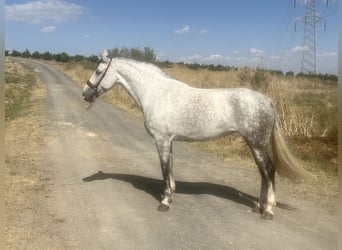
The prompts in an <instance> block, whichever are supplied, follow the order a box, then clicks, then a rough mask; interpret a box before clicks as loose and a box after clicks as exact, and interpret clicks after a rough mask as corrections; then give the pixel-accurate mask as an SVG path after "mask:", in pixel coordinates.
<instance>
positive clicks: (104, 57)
mask: <svg viewBox="0 0 342 250" xmlns="http://www.w3.org/2000/svg"><path fill="white" fill-rule="evenodd" d="M108 58H109V54H108V51H107V50H106V49H105V50H104V51H103V52H102V53H100V59H101V61H103V62H107V61H108Z"/></svg>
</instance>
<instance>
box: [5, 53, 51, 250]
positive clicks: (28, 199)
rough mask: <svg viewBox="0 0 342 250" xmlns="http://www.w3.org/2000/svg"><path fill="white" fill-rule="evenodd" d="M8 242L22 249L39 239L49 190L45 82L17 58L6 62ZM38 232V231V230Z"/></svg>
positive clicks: (6, 242)
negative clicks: (44, 157)
mask: <svg viewBox="0 0 342 250" xmlns="http://www.w3.org/2000/svg"><path fill="white" fill-rule="evenodd" d="M5 70H6V71H5V74H6V85H5V91H6V93H5V94H6V95H5V103H6V127H5V130H6V134H5V174H6V178H5V183H4V188H5V206H6V220H5V225H4V226H5V244H6V249H20V248H24V247H25V245H24V244H25V242H27V241H33V240H35V239H37V233H36V231H34V230H33V228H40V229H39V233H41V232H42V230H43V227H42V225H37V222H33V221H32V220H33V217H34V215H35V214H39V215H40V216H43V214H44V213H45V212H46V211H45V210H39V211H38V209H40V206H38V205H41V203H42V201H44V197H45V195H46V192H47V190H48V185H49V183H48V179H47V178H48V177H47V175H48V174H47V172H46V170H44V162H42V159H41V157H40V155H41V152H40V150H39V149H41V148H40V147H38V146H39V145H40V144H41V143H42V141H43V140H44V131H43V128H42V127H43V125H44V112H45V110H44V107H43V99H44V97H45V94H46V89H45V86H44V84H43V83H42V82H41V81H40V80H39V79H38V78H37V77H36V76H35V73H34V72H33V71H32V70H30V69H28V68H26V67H24V66H23V65H22V64H20V63H18V62H17V61H11V60H8V59H6V61H5ZM37 232H38V231H37Z"/></svg>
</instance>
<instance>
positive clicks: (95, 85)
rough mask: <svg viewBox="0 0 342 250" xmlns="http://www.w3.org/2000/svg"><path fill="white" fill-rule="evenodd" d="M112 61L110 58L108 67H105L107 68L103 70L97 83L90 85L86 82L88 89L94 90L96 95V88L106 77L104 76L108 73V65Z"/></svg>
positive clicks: (90, 83) (89, 82)
mask: <svg viewBox="0 0 342 250" xmlns="http://www.w3.org/2000/svg"><path fill="white" fill-rule="evenodd" d="M112 59H113V58H110V60H109V63H108V65H107V67H106V69H105V71H104V73H103V75H102V76H101V78H100V79H99V80H98V81H97V83H96V84H94V83H92V82H91V81H90V80H88V81H87V85H88V87H89V88H91V89H93V90H95V91H96V93H97V88H98V87H99V85H100V83H101V81H102V80H103V78H104V77H105V76H106V74H107V71H108V69H109V67H110V64H111V63H112Z"/></svg>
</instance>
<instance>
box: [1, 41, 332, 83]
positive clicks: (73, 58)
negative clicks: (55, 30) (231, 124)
mask: <svg viewBox="0 0 342 250" xmlns="http://www.w3.org/2000/svg"><path fill="white" fill-rule="evenodd" d="M108 53H109V55H110V56H111V57H113V58H114V57H124V58H130V59H134V60H137V61H143V62H148V63H153V64H156V65H158V66H160V67H165V68H166V67H172V65H173V64H175V63H173V62H170V61H167V60H166V61H158V60H157V56H156V54H155V52H154V50H153V49H151V48H150V47H144V48H143V49H141V48H139V47H133V48H130V47H122V48H114V49H110V50H108ZM5 56H12V57H24V58H33V59H43V60H54V61H57V62H63V63H67V62H87V63H90V64H94V67H95V66H96V65H97V64H98V63H99V62H100V59H99V57H98V56H96V55H91V56H83V55H69V54H67V53H65V52H61V53H56V54H53V53H50V52H48V51H46V52H43V53H41V52H39V51H34V52H33V53H31V52H30V51H29V50H28V49H26V50H25V51H23V52H20V51H17V50H12V51H9V50H5ZM176 64H180V65H184V66H185V67H188V68H189V69H192V70H200V69H208V70H211V71H229V70H238V68H237V67H232V66H223V65H221V64H215V65H214V64H199V63H191V64H189V63H184V62H179V63H176ZM257 70H258V71H260V70H261V71H263V72H264V71H267V72H268V73H270V74H274V75H279V76H286V77H295V76H297V77H306V78H315V79H319V80H322V81H329V82H337V80H338V77H337V76H336V75H332V74H304V73H298V74H295V73H294V72H293V71H288V72H286V73H283V72H282V71H281V70H269V69H257Z"/></svg>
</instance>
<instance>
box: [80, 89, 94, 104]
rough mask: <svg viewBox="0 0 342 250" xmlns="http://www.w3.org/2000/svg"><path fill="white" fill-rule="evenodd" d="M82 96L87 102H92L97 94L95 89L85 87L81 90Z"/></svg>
mask: <svg viewBox="0 0 342 250" xmlns="http://www.w3.org/2000/svg"><path fill="white" fill-rule="evenodd" d="M82 96H83V97H84V100H85V101H87V102H94V101H95V98H96V96H97V91H96V90H95V89H92V88H85V89H84V90H83V93H82Z"/></svg>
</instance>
